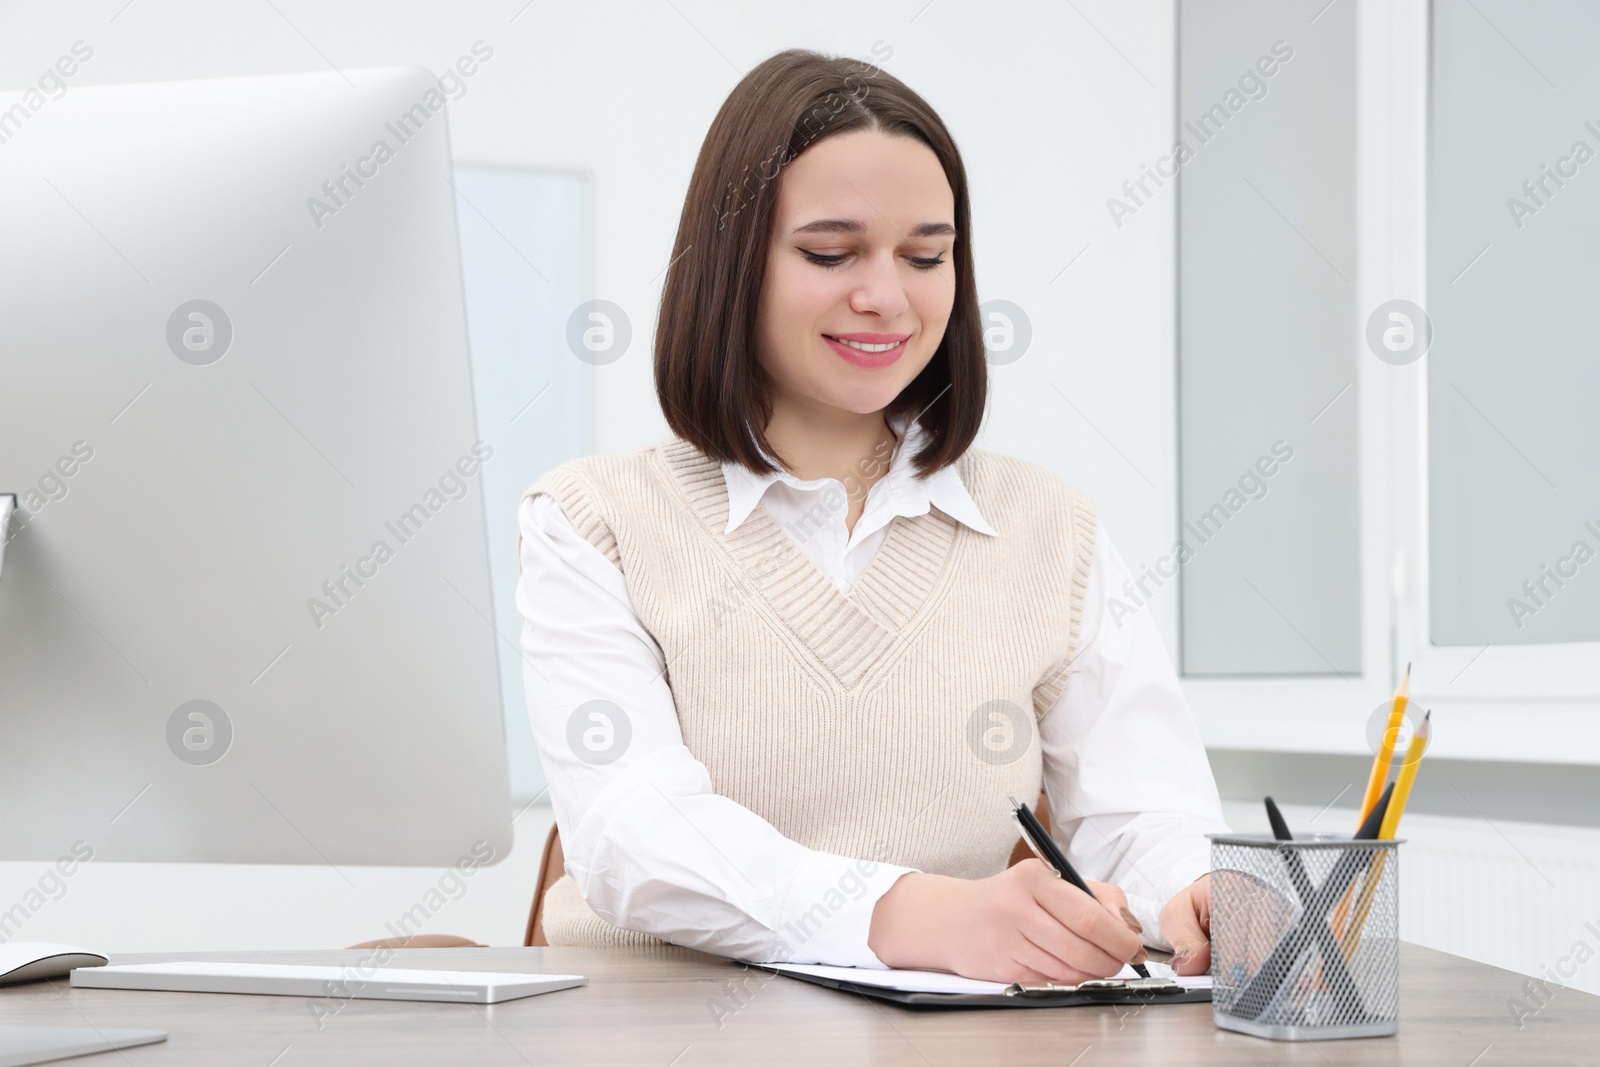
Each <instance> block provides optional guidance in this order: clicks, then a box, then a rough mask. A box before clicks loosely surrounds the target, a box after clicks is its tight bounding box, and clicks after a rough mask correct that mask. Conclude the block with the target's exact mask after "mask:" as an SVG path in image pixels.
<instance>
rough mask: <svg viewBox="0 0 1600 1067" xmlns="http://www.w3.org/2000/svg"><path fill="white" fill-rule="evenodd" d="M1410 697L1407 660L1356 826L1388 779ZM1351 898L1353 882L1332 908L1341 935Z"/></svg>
mask: <svg viewBox="0 0 1600 1067" xmlns="http://www.w3.org/2000/svg"><path fill="white" fill-rule="evenodd" d="M1410 698H1411V664H1409V663H1407V664H1406V673H1405V674H1403V675H1401V676H1400V684H1399V685H1397V686H1395V689H1394V700H1393V702H1392V703H1391V704H1390V705H1389V722H1388V725H1386V726H1385V727H1384V731H1383V737H1382V738H1380V739H1379V741H1378V751H1377V753H1376V754H1375V755H1374V756H1373V757H1372V773H1371V774H1370V775H1368V776H1367V792H1366V795H1365V796H1364V797H1363V798H1362V800H1361V812H1360V814H1359V815H1358V816H1357V818H1356V825H1357V826H1358V827H1359V826H1360V825H1361V824H1362V823H1364V822H1366V821H1367V816H1368V815H1370V814H1372V808H1373V806H1374V805H1375V804H1377V803H1378V798H1379V797H1381V796H1383V787H1384V785H1385V784H1386V783H1387V782H1388V780H1389V763H1390V761H1392V760H1393V759H1394V746H1395V744H1396V742H1398V741H1399V739H1400V726H1401V724H1403V723H1404V722H1405V717H1406V704H1407V703H1408V702H1409V701H1410ZM1389 807H1390V810H1393V808H1394V800H1393V799H1392V798H1391V799H1390V801H1389ZM1379 836H1380V837H1381V836H1382V835H1381V834H1380V835H1379ZM1354 899H1355V886H1351V887H1350V888H1349V889H1347V890H1345V894H1344V897H1343V898H1342V899H1341V900H1340V901H1339V906H1338V907H1337V908H1335V909H1333V929H1334V932H1335V933H1337V934H1339V935H1340V936H1343V932H1344V930H1345V928H1346V927H1345V919H1347V918H1348V917H1349V915H1350V903H1351V901H1352V900H1354Z"/></svg>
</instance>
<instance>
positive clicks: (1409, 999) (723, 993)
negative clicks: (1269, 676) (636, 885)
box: [0, 945, 1600, 1067]
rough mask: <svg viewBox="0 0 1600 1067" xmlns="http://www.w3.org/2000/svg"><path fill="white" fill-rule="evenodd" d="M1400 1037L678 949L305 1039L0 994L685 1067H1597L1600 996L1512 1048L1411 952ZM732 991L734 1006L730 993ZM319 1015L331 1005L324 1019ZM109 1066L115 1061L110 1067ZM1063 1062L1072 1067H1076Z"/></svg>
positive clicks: (78, 1012) (490, 1053)
mask: <svg viewBox="0 0 1600 1067" xmlns="http://www.w3.org/2000/svg"><path fill="white" fill-rule="evenodd" d="M367 955H368V954H367V953H365V952H356V951H333V952H318V951H307V952H244V953H230V954H226V955H223V954H218V953H210V954H191V955H188V956H173V955H170V954H164V955H128V956H119V957H116V958H114V959H113V960H112V962H113V963H152V962H158V961H162V960H171V959H180V958H186V959H207V958H210V959H218V958H227V959H234V960H241V959H242V960H258V961H264V962H284V963H323V964H330V963H331V964H343V965H353V964H354V963H355V962H356V961H358V960H361V959H362V958H364V957H366V956H367ZM1401 961H1402V962H1401V974H1402V976H1403V982H1402V998H1403V999H1402V1015H1401V1024H1400V1034H1399V1036H1398V1037H1392V1038H1373V1039H1368V1040H1358V1041H1329V1042H1318V1043H1317V1044H1316V1045H1314V1046H1313V1045H1310V1044H1285V1043H1279V1042H1272V1041H1262V1040H1258V1039H1256V1038H1251V1037H1246V1036H1244V1035H1242V1034H1233V1033H1227V1032H1224V1031H1221V1030H1218V1029H1216V1028H1215V1027H1213V1026H1212V1024H1211V1006H1210V1005H1209V1004H1182V1005H1168V1006H1166V1007H1149V1008H1145V1009H1143V1010H1142V1011H1134V1010H1132V1009H1127V1008H1112V1007H1104V1008H1071V1009H1053V1010H1052V1009H1034V1010H996V1011H962V1012H915V1011H912V1010H909V1009H904V1008H896V1007H892V1006H889V1005H885V1004H878V1003H874V1002H870V1001H867V1000H865V999H862V998H860V997H853V996H850V995H848V994H844V993H838V992H834V991H832V990H828V989H822V988H818V987H815V986H809V985H806V984H805V983H802V982H797V981H794V980H793V979H788V978H778V977H775V976H768V975H764V974H761V973H759V972H749V971H745V970H743V969H742V968H739V967H738V966H736V965H734V964H731V963H728V962H727V961H725V960H720V959H717V958H715V957H711V956H704V955H701V954H699V953H696V952H691V951H689V950H687V949H657V950H597V949H574V948H542V949H541V948H484V949H412V950H408V951H405V952H399V953H395V954H394V959H393V960H392V961H391V962H390V966H405V967H448V968H461V969H480V970H491V969H493V970H525V971H537V970H543V971H552V972H567V973H577V974H585V975H587V976H588V977H589V983H590V984H589V985H588V986H587V987H585V988H581V989H572V990H566V991H563V992H557V993H547V994H545V995H543V996H537V997H529V998H527V999H524V1000H517V1001H511V1002H509V1003H505V1004H497V1005H493V1006H490V1007H479V1006H474V1005H467V1004H426V1003H401V1002H395V1001H372V1000H350V1001H345V1002H343V1004H342V1006H339V1005H337V1004H335V1005H334V1006H336V1007H339V1010H338V1011H337V1013H336V1014H331V1015H327V1016H326V1017H324V1018H323V1019H322V1020H321V1026H320V1027H319V1026H318V1020H317V1018H316V1016H315V1015H314V1014H313V1011H312V1007H311V1003H310V1002H308V1001H306V1000H304V999H302V998H299V997H265V996H253V997H249V996H232V995H226V994H216V993H148V992H135V991H124V990H109V989H72V988H70V987H69V986H67V984H66V983H64V982H57V983H51V984H44V983H39V984H35V985H32V986H19V987H15V988H10V989H5V990H0V1023H30V1024H34V1025H40V1026H83V1025H86V1024H92V1025H96V1026H101V1027H151V1028H158V1029H163V1030H167V1031H169V1032H170V1034H171V1036H170V1038H169V1039H168V1040H167V1041H166V1042H165V1043H163V1044H159V1045H149V1046H146V1047H143V1048H134V1049H128V1050H126V1051H124V1052H121V1053H120V1054H119V1053H114V1052H112V1053H102V1054H100V1055H99V1056H97V1057H94V1058H92V1059H83V1060H74V1061H72V1062H73V1063H84V1064H86V1065H87V1064H90V1063H94V1064H99V1063H104V1064H107V1065H108V1067H109V1065H116V1067H143V1065H145V1064H205V1065H207V1067H213V1065H220V1064H245V1065H249V1067H300V1065H304V1064H354V1063H381V1064H386V1065H387V1064H395V1065H402V1067H403V1065H407V1064H423V1063H427V1064H458V1063H461V1064H474V1065H484V1067H490V1065H500V1064H504V1065H507V1067H528V1065H532V1064H537V1065H540V1067H543V1065H545V1064H578V1065H582V1067H609V1065H611V1064H640V1065H643V1067H669V1065H670V1067H695V1065H699V1064H739V1065H759V1067H778V1065H783V1064H808V1065H811V1064H822V1065H824V1067H846V1065H849V1064H873V1065H891V1064H907V1065H915V1067H930V1065H940V1067H942V1065H945V1064H950V1065H965V1064H978V1063H981V1064H990V1063H995V1064H1012V1063H1016V1064H1052V1065H1055V1067H1066V1065H1068V1064H1072V1065H1074V1067H1095V1065H1098V1064H1129V1065H1132V1064H1137V1065H1140V1067H1149V1065H1158V1064H1183V1065H1190V1064H1212V1063H1218V1064H1221V1063H1226V1064H1260V1063H1294V1064H1313V1065H1316V1067H1323V1065H1327V1064H1333V1065H1337V1064H1438V1065H1440V1067H1469V1065H1470V1067H1494V1065H1497V1064H1519V1065H1520V1064H1541V1065H1542V1064H1558V1063H1570V1064H1579V1063H1583V1064H1593V1063H1595V1062H1596V1061H1597V1060H1600V997H1594V996H1590V995H1588V994H1586V993H1578V992H1574V991H1572V990H1563V991H1560V992H1558V993H1557V994H1556V995H1555V997H1554V999H1553V1000H1551V1001H1550V1002H1549V1005H1548V1006H1547V1007H1546V1008H1545V1009H1544V1010H1543V1011H1541V1012H1540V1013H1539V1014H1538V1015H1536V1016H1534V1017H1533V1018H1531V1019H1528V1020H1526V1025H1525V1026H1524V1027H1523V1028H1522V1029H1520V1030H1519V1029H1518V1027H1517V1025H1516V1023H1515V1022H1514V1021H1513V1020H1512V1017H1511V1014H1510V1012H1509V1011H1508V1010H1507V1008H1506V1001H1507V998H1509V997H1516V996H1522V995H1523V988H1522V987H1523V982H1524V981H1525V980H1526V979H1524V978H1523V977H1522V976H1521V975H1516V974H1513V973H1511V972H1509V971H1502V970H1498V969H1496V968H1493V967H1486V966H1484V965H1482V964H1478V963H1472V962H1469V961H1467V960H1464V959H1460V958H1459V957H1456V956H1448V955H1445V954H1444V953H1441V952H1434V951H1431V950H1429V949H1424V948H1418V947H1416V946H1414V945H1406V946H1404V949H1403V955H1402V957H1401ZM741 989H742V992H739V995H737V996H735V995H734V994H735V993H736V992H738V991H740V990H741ZM326 1007H327V1006H326V1005H325V1006H324V1008H326ZM119 1057H120V1058H119ZM1074 1057H1077V1058H1074Z"/></svg>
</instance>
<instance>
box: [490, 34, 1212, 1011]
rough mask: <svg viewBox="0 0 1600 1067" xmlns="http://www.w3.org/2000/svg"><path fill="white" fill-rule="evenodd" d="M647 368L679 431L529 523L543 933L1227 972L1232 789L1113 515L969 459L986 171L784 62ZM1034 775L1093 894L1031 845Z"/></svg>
mask: <svg viewBox="0 0 1600 1067" xmlns="http://www.w3.org/2000/svg"><path fill="white" fill-rule="evenodd" d="M671 262H672V266H671V268H670V269H669V271H668V273H667V279H666V285H665V290H664V292H663V294H662V301H661V313H660V320H659V323H658V326H657V332H656V343H655V379H656V390H657V394H658V396H659V397H660V400H661V406H662V410H663V412H664V413H665V415H666V419H667V423H668V425H669V426H670V427H671V429H672V431H673V435H672V436H671V437H669V438H668V439H666V440H665V441H663V442H661V443H660V444H658V445H656V446H654V447H651V448H646V449H642V450H639V451H637V452H633V453H629V454H626V455H621V456H605V457H590V458H587V459H583V460H578V461H575V462H572V463H567V464H564V465H563V466H561V467H559V468H557V469H556V470H554V471H552V472H550V473H549V474H547V475H546V476H545V477H543V478H541V479H540V480H539V481H538V482H537V483H536V484H535V485H534V486H533V487H532V488H530V489H529V490H528V491H527V492H526V493H525V494H524V497H523V500H522V503H521V508H520V512H519V526H520V535H521V548H520V552H521V561H522V577H521V582H520V585H519V588H518V603H519V606H520V609H521V611H522V614H523V619H524V624H523V632H522V647H523V652H524V657H525V660H526V664H527V669H526V671H525V675H526V680H527V691H528V700H529V710H530V713H531V715H532V719H533V731H534V735H535V738H536V739H537V741H538V744H539V750H540V755H541V758H542V762H543V765H544V769H545V773H546V775H547V776H548V779H549V782H550V795H551V799H552V801H553V803H554V805H555V813H556V821H557V824H558V825H559V827H560V830H561V839H562V843H563V846H564V848H565V855H566V869H567V875H566V877H564V878H562V879H560V880H559V881H558V882H556V883H555V884H554V885H553V886H552V887H551V889H550V891H549V893H548V894H547V896H546V900H545V911H544V926H545V931H546V935H547V937H548V938H549V940H550V942H551V943H552V944H647V943H654V942H656V941H658V940H664V941H668V942H672V943H675V944H679V945H687V946H691V947H694V948H699V949H703V950H705V951H708V952H714V953H719V954H723V955H727V956H734V957H740V958H745V959H753V960H788V961H795V962H820V963H832V964H841V965H856V966H867V967H876V966H890V967H920V968H933V969H942V970H948V971H954V972H956V973H958V974H962V975H966V976H968V977H972V978H982V979H991V980H995V981H1040V980H1057V981H1073V982H1075V981H1080V980H1083V979H1085V978H1089V977H1104V976H1107V975H1110V974H1112V973H1115V972H1116V971H1117V970H1118V969H1119V968H1120V967H1121V966H1122V965H1123V964H1124V963H1127V962H1130V961H1135V962H1137V961H1140V960H1142V959H1143V958H1144V948H1143V945H1146V944H1147V945H1150V946H1153V947H1157V948H1169V947H1170V948H1172V949H1174V950H1175V951H1176V953H1177V955H1176V960H1177V966H1178V969H1179V971H1180V972H1181V973H1185V974H1194V973H1200V972H1203V971H1205V970H1206V969H1207V967H1208V966H1209V948H1208V942H1207V927H1208V912H1209V907H1208V905H1209V899H1210V897H1209V885H1208V875H1207V873H1206V872H1207V871H1208V870H1209V862H1208V860H1209V843H1208V842H1207V840H1206V838H1205V834H1206V833H1208V832H1211V831H1216V830H1223V829H1225V826H1224V824H1223V822H1222V817H1221V808H1220V805H1219V803H1218V799H1217V792H1216V786H1215V783H1214V782H1213V780H1212V777H1211V772H1210V768H1209V766H1208V764H1207V762H1206V757H1205V753H1204V750H1203V748H1202V746H1201V742H1200V738H1199V736H1198V733H1197V731H1196V729H1195V726H1194V724H1193V721H1192V719H1191V717H1190V715H1189V711H1188V708H1187V706H1186V705H1185V703H1184V699H1183V696H1182V693H1181V691H1180V690H1179V687H1178V682H1177V679H1176V677H1175V676H1174V673H1173V669H1172V666H1171V663H1170V661H1169V660H1168V658H1167V655H1166V652H1165V650H1164V648H1163V647H1162V644H1161V640H1160V637H1159V635H1158V633H1157V631H1156V629H1155V627H1154V625H1153V623H1152V622H1151V620H1150V619H1149V617H1148V615H1147V614H1144V613H1141V614H1139V615H1136V616H1134V617H1132V618H1124V619H1119V620H1113V619H1112V618H1110V617H1109V616H1108V614H1107V610H1106V603H1107V599H1108V598H1109V597H1110V596H1111V595H1113V594H1114V593H1115V592H1116V591H1117V590H1119V589H1121V588H1122V586H1123V583H1124V582H1125V581H1126V580H1128V578H1129V577H1130V576H1129V573H1128V569H1127V567H1126V566H1125V565H1124V563H1123V561H1122V559H1121V557H1119V556H1118V554H1117V552H1116V551H1115V549H1113V548H1112V546H1111V544H1110V543H1109V542H1108V541H1107V539H1106V537H1105V535H1104V532H1103V531H1102V530H1100V528H1099V526H1098V524H1097V522H1096V520H1095V511H1094V506H1093V504H1092V503H1091V502H1090V501H1089V500H1088V499H1087V498H1086V497H1084V496H1083V494H1081V493H1079V492H1077V491H1076V490H1074V489H1073V488H1072V487H1071V486H1069V485H1067V484H1066V483H1064V482H1063V481H1061V480H1060V479H1059V478H1057V477H1055V476H1054V475H1052V474H1050V473H1049V472H1048V471H1046V470H1044V469H1043V468H1041V467H1038V466H1035V465H1033V464H1030V463H1025V462H1023V461H1021V460H1017V459H1012V458H1008V457H1005V456H1001V455H996V454H993V453H988V452H983V451H979V450H975V449H972V448H971V447H970V446H971V444H972V441H973V439H974V437H975V436H976V434H977V432H978V428H979V424H980V422H981V421H982V416H983V412H984V403H985V396H986V392H985V389H986V384H985V376H986V363H985V357H984V350H983V339H982V328H981V324H980V321H979V315H978V298H977V288H976V283H975V278H974V268H973V255H972V229H971V219H970V201H969V197H968V192H967V182H966V175H965V172H964V170H963V167H962V163H961V157H960V154H959V153H958V152H957V150H956V146H955V144H954V142H953V141H952V140H951V138H950V134H949V133H948V131H947V130H946V129H945V127H944V124H943V123H942V122H941V121H940V120H939V117H938V116H937V115H936V114H935V113H934V112H933V110H932V109H931V108H930V107H929V106H928V105H927V103H926V102H924V101H923V100H922V99H921V98H920V97H919V96H917V95H916V94H915V93H913V92H912V91H911V90H910V89H908V88H907V87H906V86H905V85H903V84H902V83H901V82H899V81H897V80H896V79H895V78H894V77H892V76H891V75H889V74H887V73H885V72H883V71H881V70H879V69H877V68H875V67H873V66H871V65H869V64H865V63H861V62H856V61H852V60H844V59H830V58H824V57H822V56H819V55H816V54H814V53H809V52H800V51H790V52H784V53H780V54H779V55H776V56H774V57H772V58H771V59H769V60H767V61H766V62H764V63H762V64H761V65H760V66H758V67H756V68H755V69H754V70H752V71H751V72H750V73H749V74H748V75H746V76H745V78H744V79H743V81H741V82H740V83H739V85H738V86H737V87H736V88H735V89H734V91H733V93H732V95H730V96H729V98H728V100H727V102H726V103H725V104H724V105H723V107H722V109H721V111H720V112H719V113H718V115H717V117H716V120H715V121H714V122H713V123H712V126H711V130H710V132H709V133H708V134H707V136H706V140H705V144H704V145H703V146H702V148H701V150H700V156H699V159H698V161H697V162H696V164H695V170H694V175H693V177H692V178H691V180H690V185H689V194H688V198H687V200H686V202H685V204H684V209H683V216H682V219H681V221H680V224H679V229H678V236H677V241H676V244H675V246H674V248H673V252H672V259H671ZM1041 784H1042V786H1043V788H1044V790H1045V792H1046V794H1047V796H1048V803H1049V810H1050V813H1051V815H1052V817H1053V832H1054V833H1055V834H1056V836H1057V837H1058V839H1059V840H1061V842H1062V843H1063V844H1064V845H1065V846H1066V849H1067V853H1068V855H1069V857H1070V858H1071V859H1072V861H1073V862H1074V864H1075V865H1076V866H1077V867H1078V868H1079V870H1080V871H1082V873H1083V874H1084V876H1085V877H1088V878H1100V879H1104V881H1103V882H1100V883H1097V884H1095V885H1094V887H1093V888H1094V890H1095V894H1096V896H1097V897H1098V901H1097V900H1096V899H1094V898H1091V897H1089V896H1088V895H1086V894H1084V893H1082V892H1080V891H1079V890H1077V889H1075V888H1074V887H1072V886H1071V885H1070V884H1068V883H1067V882H1065V881H1062V880H1060V879H1058V878H1056V877H1054V876H1053V874H1051V873H1050V872H1049V871H1048V870H1047V869H1046V868H1045V867H1044V865H1043V864H1042V863H1040V862H1039V861H1038V860H1034V859H1029V860H1026V861H1024V862H1021V863H1019V864H1017V865H1015V866H1012V867H1009V868H1008V867H1007V859H1008V857H1009V855H1010V853H1011V851H1012V848H1013V846H1014V845H1015V844H1016V842H1017V834H1016V830H1015V827H1014V825H1013V823H1012V822H1011V820H1010V806H1009V804H1008V803H1007V800H1006V797H1007V795H1008V794H1014V795H1016V796H1017V797H1019V798H1023V799H1028V800H1031V799H1032V798H1035V797H1037V796H1038V795H1039V791H1040V787H1041Z"/></svg>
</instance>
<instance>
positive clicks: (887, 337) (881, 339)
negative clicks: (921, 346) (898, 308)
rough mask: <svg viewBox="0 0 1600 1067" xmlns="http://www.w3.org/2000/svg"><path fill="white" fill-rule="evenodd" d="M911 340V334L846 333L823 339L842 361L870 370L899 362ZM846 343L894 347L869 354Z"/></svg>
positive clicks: (823, 336) (824, 335)
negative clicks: (907, 343) (908, 341)
mask: <svg viewBox="0 0 1600 1067" xmlns="http://www.w3.org/2000/svg"><path fill="white" fill-rule="evenodd" d="M909 338H910V335H909V334H903V333H846V334H837V335H832V334H823V335H822V339H823V340H824V341H826V342H828V347H829V348H831V349H833V351H834V353H835V354H837V355H838V357H839V358H840V359H842V360H844V361H845V362H846V363H853V364H855V365H856V366H858V367H866V368H869V369H876V368H878V367H887V366H889V365H890V364H891V363H894V362H895V361H896V360H898V359H899V358H900V357H901V356H903V355H905V354H906V341H907V340H909ZM845 341H855V342H857V343H858V344H865V345H873V346H875V347H876V346H881V345H886V344H892V345H893V346H894V347H893V348H888V349H884V350H883V351H880V352H867V351H864V350H862V349H859V348H855V347H852V346H851V345H847V344H845V343H844V342H845Z"/></svg>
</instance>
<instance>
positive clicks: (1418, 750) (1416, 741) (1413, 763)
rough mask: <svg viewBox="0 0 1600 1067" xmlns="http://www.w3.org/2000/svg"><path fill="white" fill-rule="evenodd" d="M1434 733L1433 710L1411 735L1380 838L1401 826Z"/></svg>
mask: <svg viewBox="0 0 1600 1067" xmlns="http://www.w3.org/2000/svg"><path fill="white" fill-rule="evenodd" d="M1432 734H1433V712H1431V711H1430V712H1428V713H1427V714H1426V715H1424V716H1423V717H1422V724H1421V725H1420V726H1418V727H1417V732H1416V733H1415V734H1412V735H1411V745H1410V746H1409V747H1408V748H1407V749H1406V761H1405V763H1404V764H1402V765H1401V767H1400V777H1399V778H1397V779H1396V780H1395V783H1394V796H1392V797H1390V798H1389V810H1388V811H1385V812H1384V813H1383V825H1382V826H1380V827H1378V836H1379V837H1380V838H1389V839H1392V838H1393V837H1394V832H1395V831H1396V830H1397V829H1399V828H1400V813H1401V812H1403V811H1405V810H1406V800H1407V799H1409V798H1410V796H1411V786H1412V785H1413V784H1414V783H1415V782H1416V780H1417V768H1418V767H1419V766H1421V765H1422V753H1423V751H1424V750H1425V749H1427V747H1428V738H1429V737H1430V736H1432Z"/></svg>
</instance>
